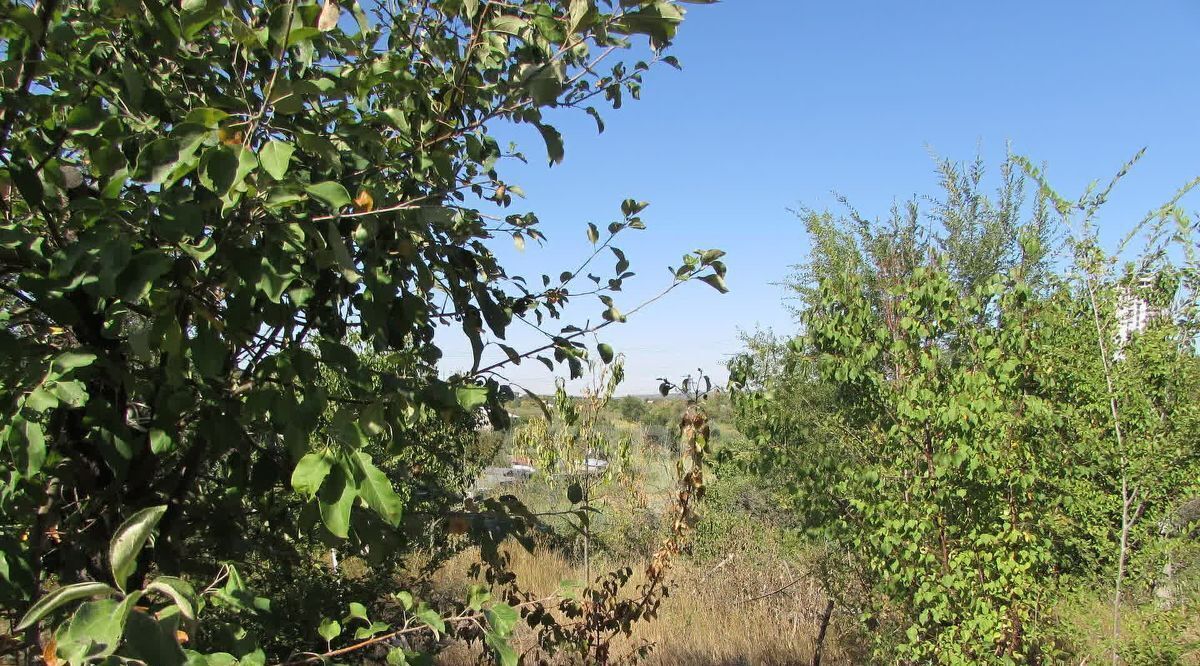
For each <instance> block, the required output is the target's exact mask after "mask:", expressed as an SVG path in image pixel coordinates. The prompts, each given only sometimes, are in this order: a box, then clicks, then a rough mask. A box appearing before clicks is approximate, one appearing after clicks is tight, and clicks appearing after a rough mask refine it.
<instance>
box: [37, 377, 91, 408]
mask: <svg viewBox="0 0 1200 666" xmlns="http://www.w3.org/2000/svg"><path fill="white" fill-rule="evenodd" d="M47 388H49V389H50V392H51V393H53V394H54V397H55V398H58V401H59V402H60V403H62V404H65V405H67V406H68V407H82V406H83V405H84V404H86V403H87V398H88V394H87V390H86V389H85V388H84V386H83V382H81V381H78V380H74V379H73V380H71V381H66V382H62V381H60V382H54V383H53V384H51V385H49V386H47Z"/></svg>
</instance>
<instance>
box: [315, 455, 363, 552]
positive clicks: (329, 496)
mask: <svg viewBox="0 0 1200 666" xmlns="http://www.w3.org/2000/svg"><path fill="white" fill-rule="evenodd" d="M357 497H358V491H357V489H356V488H355V487H354V483H353V478H352V477H351V475H350V474H349V472H348V471H347V470H346V468H345V465H344V463H342V462H341V461H339V462H338V464H336V465H334V466H333V469H332V470H331V471H330V474H329V476H327V477H325V482H324V483H323V484H322V485H321V490H320V491H319V492H318V493H317V506H318V508H319V509H320V513H321V522H322V523H324V524H325V528H326V529H328V530H329V532H330V534H333V535H334V536H336V537H338V538H341V539H345V538H348V537H349V536H350V510H351V509H352V508H353V507H354V500H355V499H356V498H357Z"/></svg>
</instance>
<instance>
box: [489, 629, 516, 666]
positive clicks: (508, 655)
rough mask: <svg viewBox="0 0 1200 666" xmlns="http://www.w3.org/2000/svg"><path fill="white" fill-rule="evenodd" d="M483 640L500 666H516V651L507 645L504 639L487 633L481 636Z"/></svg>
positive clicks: (506, 640) (492, 633)
mask: <svg viewBox="0 0 1200 666" xmlns="http://www.w3.org/2000/svg"><path fill="white" fill-rule="evenodd" d="M483 640H484V642H486V643H487V644H488V647H490V648H492V651H493V652H495V653H496V661H497V662H498V663H499V664H500V666H517V651H516V650H514V649H513V648H512V646H510V645H509V644H508V639H507V638H506V637H504V636H500V635H498V634H496V633H495V632H492V631H489V632H487V633H485V634H484V635H483Z"/></svg>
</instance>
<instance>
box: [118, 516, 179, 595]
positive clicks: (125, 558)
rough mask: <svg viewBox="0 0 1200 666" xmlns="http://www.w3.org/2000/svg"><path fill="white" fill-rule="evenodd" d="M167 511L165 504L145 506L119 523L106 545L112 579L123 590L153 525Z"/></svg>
mask: <svg viewBox="0 0 1200 666" xmlns="http://www.w3.org/2000/svg"><path fill="white" fill-rule="evenodd" d="M166 512H167V506H166V505H165V504H162V505H159V506H152V507H147V508H145V509H142V510H140V511H138V512H137V513H135V514H133V515H132V516H130V517H129V518H127V519H126V520H125V522H123V523H121V526H120V527H118V528H117V531H116V533H115V534H113V538H112V541H111V542H109V545H108V563H109V566H111V567H112V574H113V581H114V582H115V583H116V584H117V587H118V588H120V589H122V590H124V589H125V581H126V580H127V579H128V578H129V576H130V575H131V574H132V573H133V571H134V569H136V568H137V558H138V555H139V554H140V553H141V552H142V547H143V546H145V545H146V540H147V539H149V538H150V534H151V532H153V531H154V527H155V526H156V525H158V521H159V520H161V519H162V517H163V514H164V513H166Z"/></svg>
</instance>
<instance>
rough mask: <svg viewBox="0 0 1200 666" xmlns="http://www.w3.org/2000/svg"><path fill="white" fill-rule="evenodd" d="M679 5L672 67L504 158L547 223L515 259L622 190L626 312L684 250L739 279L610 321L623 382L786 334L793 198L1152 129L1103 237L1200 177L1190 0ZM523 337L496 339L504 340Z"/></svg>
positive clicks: (517, 372)
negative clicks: (717, 251)
mask: <svg viewBox="0 0 1200 666" xmlns="http://www.w3.org/2000/svg"><path fill="white" fill-rule="evenodd" d="M689 9H690V11H689V12H688V15H687V18H686V20H685V22H684V24H683V25H682V26H681V28H680V31H679V35H678V37H677V39H676V43H675V46H674V47H673V48H672V50H671V52H672V53H673V54H674V55H676V56H677V57H678V58H679V59H680V61H681V62H682V64H683V71H675V70H674V69H671V68H669V67H661V68H658V69H655V70H653V71H651V72H650V73H649V74H648V75H647V78H646V84H645V88H644V91H643V95H642V100H641V101H640V102H630V103H628V104H626V106H625V107H624V108H622V109H621V110H619V111H615V112H614V111H609V112H607V113H605V121H606V125H607V129H606V131H605V132H604V133H603V134H599V135H598V134H597V133H596V129H595V124H594V123H593V121H592V120H591V118H589V117H587V116H584V115H582V114H578V115H574V114H569V113H564V114H557V115H554V116H553V117H552V120H553V122H554V124H555V125H556V126H558V127H559V129H560V130H561V131H562V133H563V135H564V137H565V144H566V159H565V161H564V163H563V164H561V165H557V166H554V167H553V168H549V167H547V166H546V165H545V161H544V159H543V155H544V151H543V148H542V144H541V140H540V138H539V137H538V136H537V135H536V133H526V132H523V131H519V132H518V133H517V134H515V138H516V139H517V140H518V141H519V142H520V144H521V149H522V150H523V151H524V152H525V153H526V154H527V155H528V156H529V157H530V164H529V165H528V166H522V165H519V164H518V165H515V166H513V165H510V166H509V167H507V169H506V171H505V175H506V177H507V178H508V179H509V180H511V181H512V182H514V183H517V184H519V185H521V186H522V188H523V189H524V190H525V192H526V193H527V195H528V198H527V199H526V200H524V201H523V202H519V203H518V204H517V209H529V210H533V211H536V212H537V213H538V215H539V217H540V218H541V220H542V224H543V227H542V230H543V232H544V233H546V234H547V235H548V236H549V237H550V240H549V242H548V243H547V244H546V245H545V246H544V247H541V248H539V247H537V246H536V245H534V244H530V245H529V246H528V247H527V248H526V249H525V250H524V251H523V252H518V251H517V250H516V249H515V248H513V247H512V244H511V243H509V242H507V241H504V242H502V243H497V245H496V249H497V251H498V252H499V253H500V254H501V256H502V259H503V260H504V261H505V262H506V265H509V266H510V267H511V270H512V271H513V272H515V273H519V274H526V275H532V276H534V277H536V276H538V275H540V274H541V273H550V274H552V275H557V274H558V272H560V271H562V270H567V269H571V268H574V266H575V265H576V264H577V263H578V261H579V260H580V259H581V258H582V257H584V256H586V254H587V253H588V252H589V251H590V246H589V244H588V242H587V239H586V237H585V232H584V226H585V225H586V223H588V222H595V223H597V224H598V225H600V226H601V227H603V226H604V225H605V224H607V223H608V222H610V221H613V220H616V219H618V217H619V206H620V202H621V201H622V200H623V199H625V198H626V197H635V198H637V199H641V200H645V201H649V202H651V206H650V207H649V208H648V209H647V210H646V211H645V213H644V214H643V218H644V219H645V221H646V224H647V226H648V229H647V230H646V231H643V232H630V235H629V236H628V237H625V238H624V239H623V240H622V241H621V242H620V243H618V245H619V246H621V247H622V248H623V249H624V250H625V251H626V253H627V254H628V256H629V259H630V261H631V262H632V265H633V268H632V270H634V271H635V272H637V273H638V275H637V277H636V278H633V279H632V281H631V282H630V283H628V284H627V289H626V292H625V294H624V296H623V297H622V298H620V299H619V300H618V305H619V306H623V309H628V307H630V306H632V305H634V304H636V303H637V302H640V301H641V300H644V298H646V297H647V296H649V295H652V294H653V293H656V292H657V291H658V290H659V289H661V288H662V287H664V286H665V285H667V284H668V283H669V281H670V278H669V275H668V274H667V272H666V270H665V267H666V266H667V265H678V263H679V256H680V255H681V254H682V253H684V252H687V251H689V250H693V249H697V248H721V249H723V250H725V251H726V252H728V256H727V257H726V259H727V263H728V266H729V276H728V284H729V287H730V289H731V290H732V291H731V293H729V294H726V295H719V294H717V292H716V291H714V290H712V289H711V288H709V287H708V286H706V285H703V284H699V283H697V284H688V285H684V286H682V287H681V288H680V289H678V290H676V291H675V292H674V293H672V294H671V295H670V296H668V297H667V298H666V299H664V300H662V301H660V302H658V303H656V304H655V305H654V306H652V307H651V308H649V309H647V310H646V311H644V312H643V313H639V316H637V317H636V318H631V319H630V321H629V322H628V323H625V324H622V325H618V326H610V327H609V328H608V329H606V330H605V331H604V333H603V336H602V337H603V339H604V340H605V341H607V342H609V343H611V344H612V345H613V346H614V348H616V350H617V351H618V352H623V353H625V354H626V357H627V358H626V372H627V379H626V382H625V385H624V389H623V391H624V392H629V393H647V392H653V391H654V390H656V387H657V381H656V380H655V379H656V378H657V377H659V376H664V375H665V376H670V377H680V376H682V375H683V374H685V373H687V372H688V371H689V370H694V369H695V368H697V367H702V368H704V369H705V370H706V371H709V372H710V373H711V374H712V375H713V377H714V379H721V380H723V379H724V377H725V373H724V368H723V364H724V361H725V359H726V358H727V357H728V355H730V354H732V353H734V352H736V351H737V350H738V347H739V342H738V333H739V331H741V330H752V329H754V328H756V327H768V328H774V329H776V330H779V331H783V332H786V331H789V330H792V329H793V324H792V322H791V319H790V316H789V315H788V313H787V311H786V310H785V308H784V307H783V305H782V304H781V300H782V298H783V296H784V292H783V290H782V289H781V288H780V287H778V286H777V283H778V282H779V281H780V280H782V279H784V278H785V277H786V276H787V275H788V273H789V266H790V265H792V264H795V263H797V262H799V261H802V260H803V259H804V258H805V256H806V252H807V249H808V244H807V241H806V239H805V237H804V234H803V230H802V228H801V226H800V224H799V221H798V220H797V219H796V217H795V216H794V215H793V214H792V213H790V212H789V209H795V208H797V207H801V206H806V207H809V208H815V209H825V208H830V209H836V208H837V207H838V205H837V202H836V201H835V200H834V197H833V194H832V193H833V192H834V191H837V192H839V193H842V194H845V195H846V196H847V197H849V199H850V200H851V202H853V203H854V205H855V207H856V208H858V209H859V210H860V211H861V212H862V213H864V214H866V215H869V216H876V215H880V216H882V215H885V214H886V213H887V210H888V208H889V207H890V205H891V204H892V202H893V201H896V200H903V199H907V198H910V197H912V196H914V195H921V194H927V193H934V192H935V187H936V177H935V174H934V171H933V166H934V165H933V161H932V159H931V154H937V155H940V156H944V157H949V158H952V159H955V160H971V159H973V158H974V156H975V155H976V154H977V153H978V154H980V155H981V156H982V157H983V158H984V159H985V161H986V162H987V163H988V164H989V165H991V166H993V167H994V166H995V165H998V164H999V162H1000V161H1001V160H1002V159H1003V157H1004V153H1005V146H1006V143H1008V144H1011V146H1012V150H1013V152H1015V153H1017V154H1021V155H1025V156H1027V157H1029V158H1031V159H1033V160H1034V161H1035V162H1045V163H1047V164H1048V173H1049V175H1050V177H1051V181H1052V182H1053V183H1054V184H1055V186H1056V187H1057V188H1058V189H1059V191H1060V192H1063V193H1064V194H1076V193H1078V192H1080V191H1081V190H1082V188H1083V187H1085V186H1086V185H1087V183H1089V182H1090V181H1093V180H1104V181H1107V179H1108V178H1110V177H1111V175H1112V174H1113V173H1115V172H1116V170H1117V169H1118V168H1119V167H1120V166H1121V164H1122V163H1124V161H1125V160H1127V159H1128V158H1129V157H1130V156H1132V155H1133V154H1134V153H1135V152H1136V151H1137V150H1138V149H1139V148H1141V147H1143V146H1145V147H1147V148H1148V152H1147V155H1146V157H1145V158H1144V159H1143V160H1142V162H1141V163H1140V164H1139V166H1138V167H1137V168H1136V169H1135V170H1134V171H1133V172H1132V173H1131V174H1130V176H1129V177H1128V178H1127V179H1126V180H1125V181H1124V182H1123V183H1122V185H1121V186H1120V187H1119V189H1118V190H1117V191H1116V193H1115V195H1114V196H1113V198H1112V199H1111V201H1110V203H1109V205H1108V206H1107V207H1106V212H1105V217H1104V219H1103V223H1104V224H1105V225H1106V226H1107V227H1108V228H1110V229H1111V231H1110V234H1109V236H1110V237H1112V236H1115V235H1116V234H1117V233H1119V232H1118V231H1117V230H1118V229H1119V228H1122V227H1125V226H1126V225H1129V224H1131V223H1132V222H1134V221H1136V220H1138V219H1140V218H1141V216H1142V215H1143V214H1145V212H1146V211H1147V210H1149V209H1150V208H1152V207H1154V206H1155V205H1156V204H1159V203H1161V202H1162V201H1164V200H1166V199H1167V198H1168V197H1170V196H1171V195H1172V194H1173V193H1174V191H1175V190H1176V189H1177V188H1178V187H1179V186H1180V185H1182V184H1183V183H1184V182H1185V181H1187V180H1188V179H1190V178H1192V177H1194V176H1196V175H1200V122H1198V116H1197V112H1198V110H1200V109H1198V104H1197V102H1200V90H1198V88H1197V83H1198V82H1200V76H1197V66H1198V65H1200V40H1197V39H1196V35H1197V30H1198V28H1200V3H1196V2H1194V0H1164V1H1159V2H1155V1H1149V2H1136V3H1134V2H1127V1H1126V2H1118V1H1115V0H1103V1H1096V0H1091V1H1087V2H1084V1H1082V0H1080V1H1075V0H1071V1H1067V0H1061V1H1060V0H1055V1H1054V2H1047V1H1045V0H1042V1H1034V0H1020V1H1017V0H1013V1H1009V2H990V3H988V2H964V1H962V0H957V1H954V2H950V1H937V2H933V1H927V2H913V3H895V2H879V1H874V2H867V1H865V0H853V1H847V0H840V1H837V2H832V1H826V2H795V1H790V0H729V1H727V2H724V3H721V4H717V5H691V6H689ZM994 170H995V169H994V168H993V172H994ZM1196 201H1197V198H1196V197H1192V198H1191V199H1190V204H1191V206H1190V207H1192V208H1195V202H1196ZM609 263H611V262H609ZM539 284H540V282H539ZM600 310H601V306H600V305H599V303H597V302H595V301H594V300H592V299H585V300H584V301H583V302H582V303H580V304H579V305H577V306H575V307H573V309H572V310H571V312H572V314H573V315H577V316H579V317H588V316H591V317H592V319H593V320H597V319H598V315H599V312H600ZM514 326H518V325H514ZM536 340H537V338H536V337H535V336H534V335H532V334H528V333H524V332H518V331H514V332H513V333H512V334H511V335H510V342H515V343H516V344H514V346H516V347H518V348H522V347H524V346H526V345H528V344H529V343H532V342H535V341H536ZM447 343H448V347H447V350H446V351H447V358H446V365H447V368H448V369H449V370H454V369H456V368H462V367H466V366H469V353H468V352H467V348H466V346H465V345H464V344H462V343H461V341H457V340H455V341H451V340H447ZM489 356H491V357H498V352H497V351H496V350H492V351H490V352H489ZM506 375H507V376H508V377H509V378H510V379H512V380H514V381H516V382H519V383H521V384H523V385H526V386H528V387H530V388H532V389H533V390H537V391H546V390H548V389H550V388H551V387H552V386H553V376H552V375H550V374H549V373H548V372H547V371H546V369H545V367H544V366H542V365H541V364H539V363H531V362H527V363H524V364H522V365H521V366H520V367H518V368H513V369H511V371H510V372H507V373H506Z"/></svg>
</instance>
